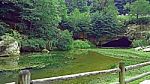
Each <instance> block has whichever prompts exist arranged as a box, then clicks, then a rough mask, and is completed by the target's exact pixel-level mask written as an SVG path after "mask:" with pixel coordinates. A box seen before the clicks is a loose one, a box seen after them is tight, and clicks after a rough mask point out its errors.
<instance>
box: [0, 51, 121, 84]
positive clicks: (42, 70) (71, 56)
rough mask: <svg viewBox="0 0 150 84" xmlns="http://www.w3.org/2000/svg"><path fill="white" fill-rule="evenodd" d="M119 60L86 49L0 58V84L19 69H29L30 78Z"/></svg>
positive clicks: (94, 68) (106, 66)
mask: <svg viewBox="0 0 150 84" xmlns="http://www.w3.org/2000/svg"><path fill="white" fill-rule="evenodd" d="M120 60H121V59H118V58H113V57H108V56H104V55H101V54H99V53H97V52H93V51H88V50H78V51H68V52H66V51H53V52H50V53H49V54H46V53H45V54H44V53H28V54H22V55H21V56H20V57H18V58H0V70H1V72H0V76H1V77H0V82H1V83H0V84H3V83H6V82H12V81H16V79H17V74H18V72H19V71H20V70H21V69H29V70H30V71H31V74H32V79H39V78H47V77H54V76H61V75H68V74H75V73H81V72H88V71H97V70H104V69H110V68H114V67H115V66H116V65H117V64H118V62H119V61H120Z"/></svg>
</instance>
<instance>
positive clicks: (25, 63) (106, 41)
mask: <svg viewBox="0 0 150 84" xmlns="http://www.w3.org/2000/svg"><path fill="white" fill-rule="evenodd" d="M149 52H150V0H0V75H2V76H3V77H2V78H0V81H2V84H3V82H4V83H6V82H12V81H14V80H15V78H16V75H17V72H18V71H19V70H22V69H31V73H32V74H33V75H32V78H33V79H39V78H45V77H53V76H59V75H67V74H73V73H81V72H87V71H96V70H104V69H110V68H115V67H117V66H118V65H117V64H118V63H119V62H120V61H124V62H126V65H131V64H136V63H141V62H145V61H148V60H149V55H150V53H149ZM92 56H94V57H92ZM132 58H133V59H132ZM10 60H11V61H10ZM8 62H9V63H8ZM93 65H94V66H93ZM106 65H107V66H106ZM81 66H82V67H81ZM100 66H101V67H100ZM148 69H149V68H148V67H146V68H143V69H139V70H137V71H136V70H135V71H134V72H133V73H132V74H130V73H131V72H129V73H127V75H128V76H131V75H135V74H137V73H140V72H143V70H144V71H147V70H148ZM44 71H46V72H44ZM52 72H53V73H52ZM47 73H49V74H47ZM37 74H38V75H37ZM9 77H12V78H9ZM115 77H116V75H115V76H110V75H107V77H106V76H104V77H99V76H94V77H85V78H80V79H75V80H71V81H63V82H57V83H54V84H70V83H71V84H110V82H114V81H115V80H116V79H115ZM5 78H8V79H7V80H4V79H5ZM148 78H150V77H148ZM90 79H93V81H91V80H90ZM103 79H105V80H103ZM143 80H145V78H143V79H141V80H139V81H136V82H133V83H131V84H138V83H139V82H141V81H143ZM0 84H1V83H0Z"/></svg>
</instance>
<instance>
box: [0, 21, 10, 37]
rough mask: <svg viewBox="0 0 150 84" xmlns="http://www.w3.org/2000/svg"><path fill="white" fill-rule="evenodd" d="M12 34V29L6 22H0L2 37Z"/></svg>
mask: <svg viewBox="0 0 150 84" xmlns="http://www.w3.org/2000/svg"><path fill="white" fill-rule="evenodd" d="M8 32H10V29H9V27H8V25H7V24H5V23H4V22H0V36H2V35H4V34H5V33H8Z"/></svg>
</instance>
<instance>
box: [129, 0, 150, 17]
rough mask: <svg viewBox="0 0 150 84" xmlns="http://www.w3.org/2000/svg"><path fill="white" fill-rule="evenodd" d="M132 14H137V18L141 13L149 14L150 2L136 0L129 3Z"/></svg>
mask: <svg viewBox="0 0 150 84" xmlns="http://www.w3.org/2000/svg"><path fill="white" fill-rule="evenodd" d="M127 7H128V9H129V10H130V14H132V15H136V17H137V19H138V18H139V15H141V16H142V15H148V14H149V13H150V4H149V1H146V0H136V1H135V2H133V3H131V4H128V6H127Z"/></svg>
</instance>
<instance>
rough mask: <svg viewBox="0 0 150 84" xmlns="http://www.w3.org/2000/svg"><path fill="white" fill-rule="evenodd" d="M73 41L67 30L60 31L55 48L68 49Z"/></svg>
mask: <svg viewBox="0 0 150 84" xmlns="http://www.w3.org/2000/svg"><path fill="white" fill-rule="evenodd" d="M72 42H73V38H72V34H71V33H70V32H69V31H68V30H65V31H62V32H60V36H59V37H58V39H57V48H58V49H60V50H70V49H71V46H70V45H71V44H72Z"/></svg>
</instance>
